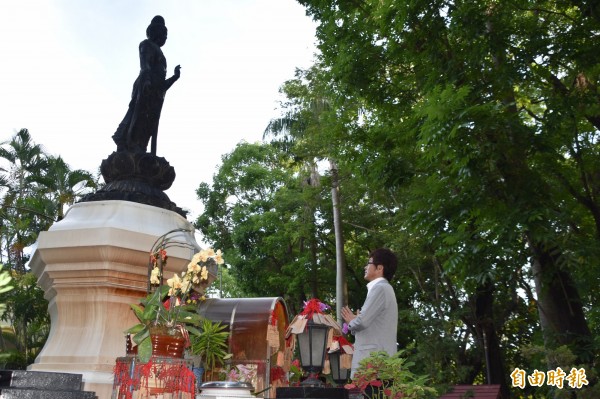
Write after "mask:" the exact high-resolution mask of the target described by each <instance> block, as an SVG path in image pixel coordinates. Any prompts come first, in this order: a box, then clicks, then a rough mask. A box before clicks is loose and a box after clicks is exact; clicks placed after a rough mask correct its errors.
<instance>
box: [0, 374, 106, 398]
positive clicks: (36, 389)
mask: <svg viewBox="0 0 600 399" xmlns="http://www.w3.org/2000/svg"><path fill="white" fill-rule="evenodd" d="M82 386H83V383H82V376H81V374H71V373H51V372H45V371H22V370H0V397H2V399H97V396H96V394H95V393H94V392H89V391H82V389H81V387H82Z"/></svg>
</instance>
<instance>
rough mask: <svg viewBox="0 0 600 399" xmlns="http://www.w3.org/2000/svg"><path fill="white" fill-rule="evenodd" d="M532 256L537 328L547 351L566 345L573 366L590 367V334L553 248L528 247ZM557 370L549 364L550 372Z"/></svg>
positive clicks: (591, 353) (573, 284) (570, 283)
mask: <svg viewBox="0 0 600 399" xmlns="http://www.w3.org/2000/svg"><path fill="white" fill-rule="evenodd" d="M529 246H530V248H531V250H532V252H533V259H532V262H531V263H532V270H533V279H534V282H535V291H536V294H537V298H538V312H539V317H540V325H541V327H542V331H543V334H544V343H545V346H546V348H547V349H550V350H552V349H555V348H557V347H559V346H562V345H566V346H568V347H569V349H570V350H571V351H572V352H573V354H574V355H576V356H577V361H576V362H575V363H590V362H591V361H592V360H593V358H594V353H593V352H592V351H590V349H589V348H590V347H591V346H590V345H591V343H592V334H591V331H590V329H589V327H588V324H587V321H586V319H585V314H584V312H583V306H582V303H581V298H580V297H579V293H578V291H577V288H576V286H575V282H574V281H573V279H572V278H571V275H570V273H569V272H568V271H567V270H564V269H562V268H561V267H560V266H559V265H558V259H559V257H560V252H559V251H558V250H557V248H553V249H545V248H544V246H543V245H542V244H539V243H533V244H532V243H531V242H530V243H529ZM558 366H561V365H559V364H549V367H550V368H553V367H558Z"/></svg>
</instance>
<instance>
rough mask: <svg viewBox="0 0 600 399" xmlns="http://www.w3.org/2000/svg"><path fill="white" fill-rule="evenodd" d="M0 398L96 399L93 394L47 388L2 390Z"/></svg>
mask: <svg viewBox="0 0 600 399" xmlns="http://www.w3.org/2000/svg"><path fill="white" fill-rule="evenodd" d="M0 397H1V398H2V399H97V397H96V394H95V393H94V392H86V391H75V390H55V389H47V388H42V389H35V388H2V389H1V390H0Z"/></svg>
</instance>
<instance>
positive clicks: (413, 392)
mask: <svg viewBox="0 0 600 399" xmlns="http://www.w3.org/2000/svg"><path fill="white" fill-rule="evenodd" d="M413 366H414V363H412V362H410V361H409V360H408V359H407V358H406V357H405V354H404V351H399V352H397V353H395V354H394V355H391V356H390V355H389V354H388V353H387V352H383V351H381V352H373V353H371V355H370V356H369V357H367V358H365V359H363V360H361V362H360V365H359V366H358V368H357V369H356V370H355V371H354V377H353V378H352V384H351V385H353V386H354V387H356V388H358V389H360V390H361V391H362V392H363V393H365V396H367V397H368V398H369V399H384V398H390V399H391V398H399V397H401V398H435V397H436V394H437V391H436V390H435V389H434V388H432V387H430V386H429V378H428V377H427V376H419V375H416V374H414V373H413V372H412V371H411V370H410V368H411V367H413ZM375 387H381V388H380V389H373V388H375ZM369 392H372V393H371V394H369Z"/></svg>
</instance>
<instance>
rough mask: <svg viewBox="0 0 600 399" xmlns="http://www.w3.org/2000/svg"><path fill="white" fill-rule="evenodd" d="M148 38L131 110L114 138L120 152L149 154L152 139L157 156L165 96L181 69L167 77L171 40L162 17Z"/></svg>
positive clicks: (142, 50) (142, 46) (142, 48)
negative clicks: (165, 52) (166, 49)
mask: <svg viewBox="0 0 600 399" xmlns="http://www.w3.org/2000/svg"><path fill="white" fill-rule="evenodd" d="M146 37H147V39H146V40H144V41H142V42H141V43H140V46H139V50H140V74H139V76H138V78H137V79H136V81H135V83H134V84H133V92H132V94H131V101H130V102H129V109H128V110H127V114H125V117H124V118H123V121H122V122H121V123H120V124H119V127H118V128H117V131H116V132H115V134H114V135H113V140H114V141H115V143H116V144H117V152H122V151H126V152H132V153H145V152H146V151H147V148H148V141H150V139H152V143H151V146H150V148H151V151H150V152H151V153H152V154H153V155H156V136H157V133H158V122H159V119H160V112H161V110H162V106H163V102H164V99H165V93H166V91H167V90H169V88H170V87H171V86H172V85H173V83H175V81H176V80H177V79H179V74H180V72H179V70H180V66H179V65H177V66H176V67H175V72H174V74H173V76H171V77H170V78H169V79H165V78H166V75H167V60H166V58H165V56H164V55H163V53H162V50H161V49H160V48H161V47H162V46H163V45H164V44H165V42H166V41H167V27H166V26H165V20H164V18H163V17H161V16H160V15H157V16H156V17H154V18H152V22H151V23H150V25H149V26H148V28H147V29H146Z"/></svg>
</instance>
